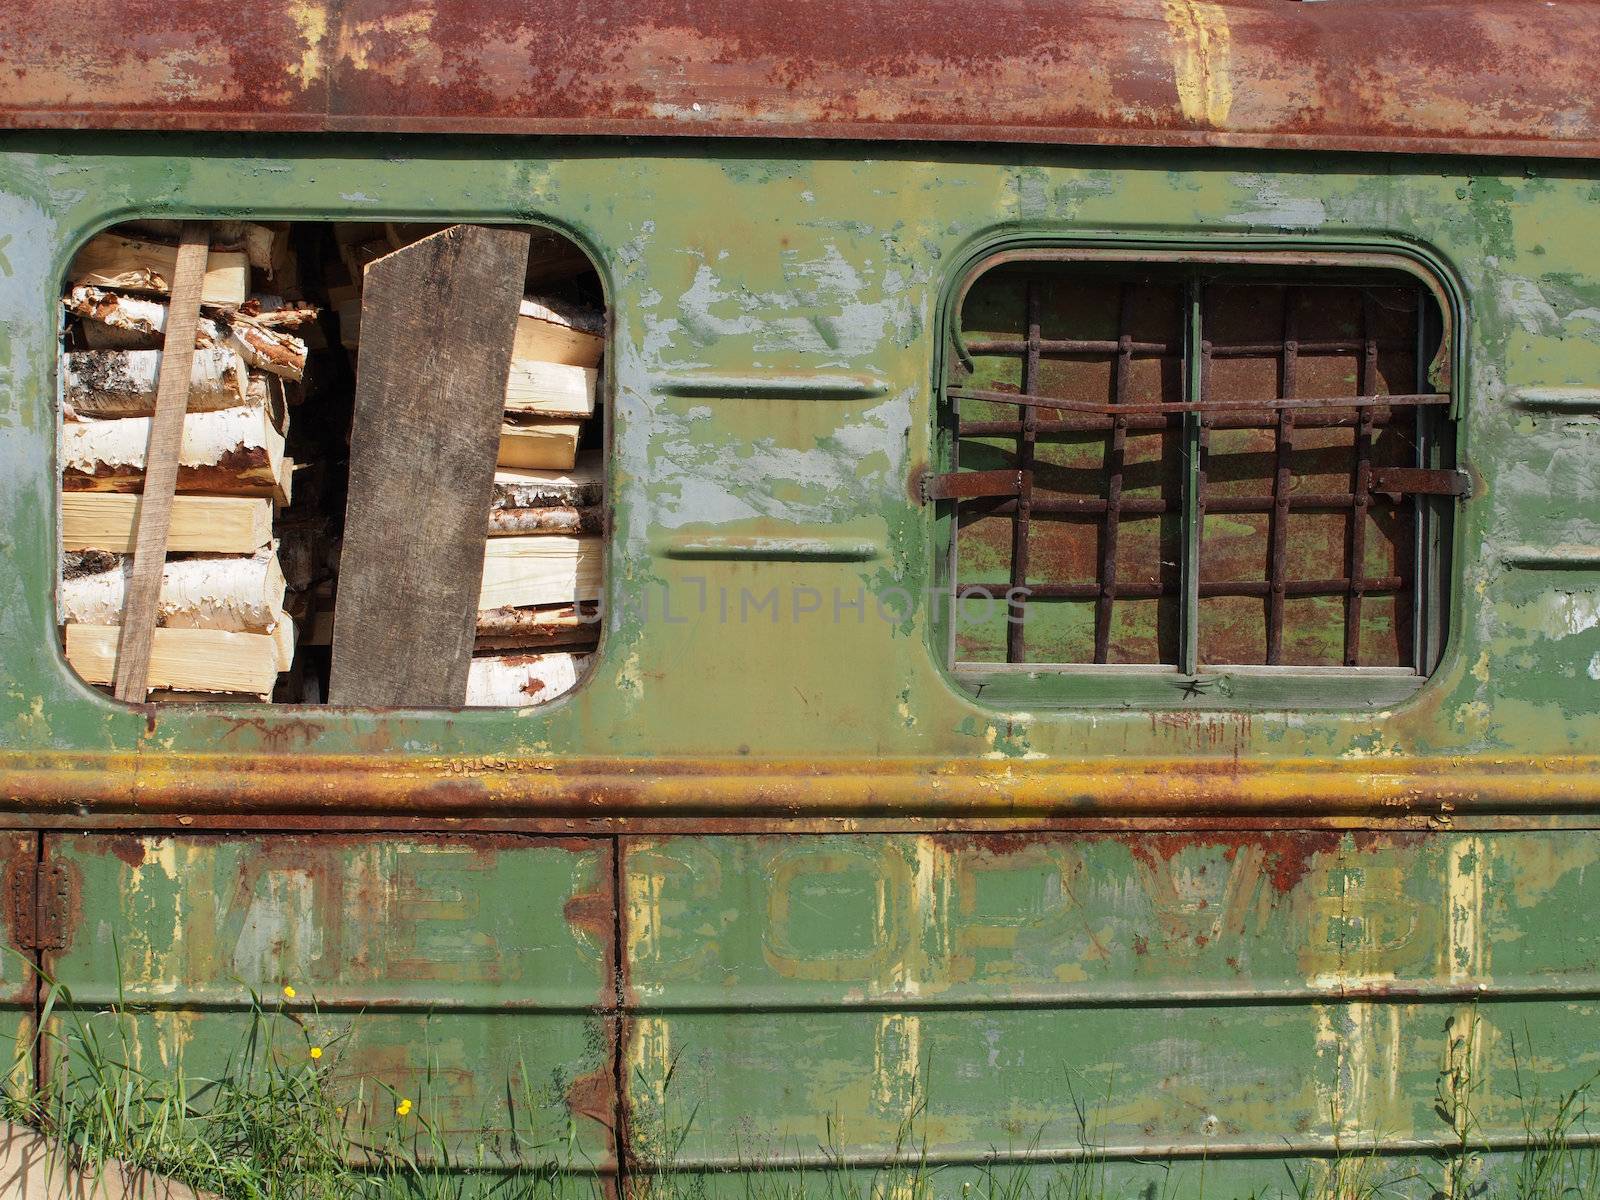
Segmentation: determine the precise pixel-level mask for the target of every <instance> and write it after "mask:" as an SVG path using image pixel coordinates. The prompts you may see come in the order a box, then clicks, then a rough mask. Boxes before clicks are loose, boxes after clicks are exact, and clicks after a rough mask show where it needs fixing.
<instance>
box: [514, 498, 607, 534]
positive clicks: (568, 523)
mask: <svg viewBox="0 0 1600 1200" xmlns="http://www.w3.org/2000/svg"><path fill="white" fill-rule="evenodd" d="M600 529H601V519H600V508H599V506H598V505H593V506H590V507H588V508H558V507H555V506H551V507H548V508H492V509H490V510H489V536H490V537H505V536H507V535H508V534H523V533H599V532H600Z"/></svg>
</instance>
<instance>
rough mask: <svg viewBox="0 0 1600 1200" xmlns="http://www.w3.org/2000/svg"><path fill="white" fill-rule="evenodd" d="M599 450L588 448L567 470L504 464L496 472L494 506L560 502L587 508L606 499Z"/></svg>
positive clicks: (563, 504)
mask: <svg viewBox="0 0 1600 1200" xmlns="http://www.w3.org/2000/svg"><path fill="white" fill-rule="evenodd" d="M601 468H602V463H601V455H600V451H598V450H585V451H584V452H583V453H582V454H580V455H579V456H578V461H577V463H576V465H574V466H573V467H571V468H569V469H567V470H565V471H541V470H527V469H522V468H517V467H502V468H500V469H499V470H497V471H495V473H494V500H493V505H494V507H495V508H540V507H543V506H546V505H560V506H564V507H568V508H585V507H588V506H590V505H597V504H602V503H604V501H605V479H604V477H603V472H602V469H601Z"/></svg>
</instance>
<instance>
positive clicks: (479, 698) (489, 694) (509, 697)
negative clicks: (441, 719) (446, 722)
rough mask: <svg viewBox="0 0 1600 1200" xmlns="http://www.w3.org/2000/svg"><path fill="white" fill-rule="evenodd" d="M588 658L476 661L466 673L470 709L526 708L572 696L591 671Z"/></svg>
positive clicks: (541, 656) (528, 657)
mask: <svg viewBox="0 0 1600 1200" xmlns="http://www.w3.org/2000/svg"><path fill="white" fill-rule="evenodd" d="M591 657H592V656H591V655H588V654H566V653H556V654H512V655H504V656H496V657H493V658H474V659H473V660H472V667H471V669H470V670H469V671H468V673H467V707H468V708H525V707H527V706H529V705H533V704H548V703H549V702H550V701H552V700H554V699H555V698H556V697H557V696H561V695H563V694H565V693H567V692H570V691H571V690H572V689H573V688H574V687H576V686H577V684H578V680H579V679H581V678H582V677H583V673H584V671H585V670H587V669H588V666H589V660H590V658H591Z"/></svg>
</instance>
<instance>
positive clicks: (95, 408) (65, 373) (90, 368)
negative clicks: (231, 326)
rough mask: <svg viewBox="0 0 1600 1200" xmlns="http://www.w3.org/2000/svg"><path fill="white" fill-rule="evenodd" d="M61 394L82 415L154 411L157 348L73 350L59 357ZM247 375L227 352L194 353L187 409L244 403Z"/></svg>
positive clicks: (133, 414)
mask: <svg viewBox="0 0 1600 1200" xmlns="http://www.w3.org/2000/svg"><path fill="white" fill-rule="evenodd" d="M63 359H64V361H63V363H62V380H61V393H62V397H63V398H64V399H65V400H66V402H67V403H68V404H69V405H71V406H72V411H73V412H74V413H75V414H77V415H78V416H82V417H148V416H149V415H150V413H151V412H152V411H153V410H154V408H155V403H156V379H157V377H158V376H159V375H160V372H161V351H159V350H74V351H71V352H69V353H67V354H66V355H64V356H63ZM248 377H249V371H248V370H247V369H246V367H245V363H244V359H242V358H241V357H240V356H239V355H238V354H237V353H235V352H234V351H233V350H231V349H228V348H225V347H219V346H213V347H211V348H210V349H206V350H196V351H195V353H194V364H193V366H191V367H190V369H189V404H188V411H189V412H191V413H197V412H215V411H216V410H217V409H219V408H234V407H236V406H238V405H241V404H245V403H247V402H248V400H249V380H248Z"/></svg>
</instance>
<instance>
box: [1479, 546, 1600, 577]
mask: <svg viewBox="0 0 1600 1200" xmlns="http://www.w3.org/2000/svg"><path fill="white" fill-rule="evenodd" d="M1500 560H1501V561H1502V562H1504V563H1505V565H1506V566H1508V567H1521V568H1523V569H1524V570H1532V571H1539V570H1544V571H1600V546H1578V545H1558V546H1513V547H1512V548H1511V549H1509V550H1507V551H1506V552H1505V553H1504V554H1502V555H1501V556H1500Z"/></svg>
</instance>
